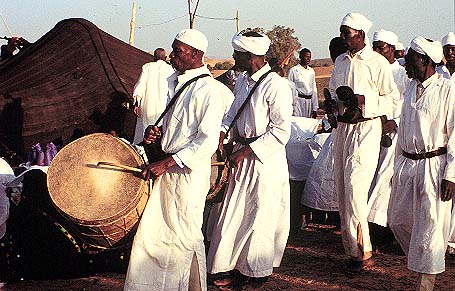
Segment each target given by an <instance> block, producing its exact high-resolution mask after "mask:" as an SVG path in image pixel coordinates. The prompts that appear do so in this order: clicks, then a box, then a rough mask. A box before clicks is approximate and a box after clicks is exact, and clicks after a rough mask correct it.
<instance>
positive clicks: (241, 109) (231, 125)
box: [226, 70, 272, 136]
mask: <svg viewBox="0 0 455 291" xmlns="http://www.w3.org/2000/svg"><path fill="white" fill-rule="evenodd" d="M271 72H272V70H270V71H268V72H267V73H265V74H264V75H262V76H261V77H260V78H259V79H258V81H257V82H256V84H254V86H253V89H251V91H250V93H248V96H247V97H246V99H245V101H243V103H242V106H240V108H239V110H238V111H237V113H236V114H235V116H234V119H232V122H231V124H230V125H229V128H228V130H227V131H226V136H227V135H228V133H229V131H230V130H231V129H232V127H233V126H234V124H235V122H236V121H237V119H239V117H240V115H241V114H242V112H243V110H244V109H245V107H246V105H247V104H248V102H249V101H250V99H251V96H253V94H254V91H256V89H257V87H258V86H259V84H260V83H261V82H262V80H264V79H265V77H267V76H268V74H270V73H271Z"/></svg>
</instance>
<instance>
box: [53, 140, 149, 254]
mask: <svg viewBox="0 0 455 291" xmlns="http://www.w3.org/2000/svg"><path fill="white" fill-rule="evenodd" d="M111 151H112V152H111ZM109 158H110V159H109ZM106 159H109V160H108V161H111V162H117V163H120V164H123V165H126V166H130V167H142V166H143V160H142V158H141V157H140V155H139V154H137V153H136V152H135V151H134V149H132V148H131V147H130V146H129V145H127V144H126V143H124V142H122V141H120V140H119V139H117V138H115V137H113V136H111V135H108V134H102V133H96V134H91V135H87V136H84V137H82V138H80V139H78V140H76V141H74V142H72V143H70V144H68V145H67V146H66V147H64V148H63V149H62V150H61V151H60V152H59V153H58V154H57V155H56V157H55V158H54V160H53V162H52V164H51V166H50V167H49V171H48V177H47V183H48V189H49V194H50V196H51V199H52V202H53V204H54V206H55V207H56V209H57V211H58V212H59V213H60V214H61V215H62V216H63V217H64V218H65V219H66V220H67V221H66V222H67V225H69V228H70V231H71V234H72V235H73V236H75V237H76V239H77V240H78V241H79V242H80V244H81V248H82V249H83V250H84V251H85V252H89V253H96V252H100V251H103V250H111V249H117V248H125V247H128V246H130V245H131V243H132V240H133V237H134V233H135V230H136V228H137V224H138V222H139V219H140V217H141V215H142V212H143V211H144V208H145V205H146V203H147V200H148V197H149V193H150V189H149V183H148V182H147V181H145V180H143V179H141V178H139V177H137V176H135V175H133V174H132V173H129V172H127V171H124V170H119V169H106V168H104V169H99V168H97V167H96V163H97V162H99V161H106ZM74 160H76V161H74ZM84 171H88V172H87V173H88V174H89V175H90V174H91V173H92V172H93V171H104V172H102V173H104V174H105V175H106V177H105V178H104V177H103V176H100V177H98V176H97V181H96V182H95V183H99V182H100V181H99V180H100V179H101V180H103V179H105V180H106V181H104V182H106V183H108V184H109V182H110V180H111V179H112V178H114V179H115V177H117V176H119V175H120V177H121V178H122V179H124V180H126V181H128V183H127V185H126V186H125V187H128V188H133V189H115V188H113V189H112V195H108V196H107V197H105V196H106V195H105V193H101V194H99V193H96V191H93V188H95V189H96V187H89V190H87V191H84V190H83V189H82V190H81V189H74V193H75V194H74V193H73V190H72V189H73V188H72V187H74V185H72V184H75V183H76V182H74V181H75V179H76V180H77V177H76V178H73V177H72V176H73V175H75V176H78V175H81V174H80V172H84ZM62 172H64V174H63V177H60V176H59V175H60V174H62ZM97 175H99V173H97ZM85 176H87V175H85ZM85 176H84V175H83V174H82V176H81V183H84V181H85V179H86V177H85ZM65 177H66V178H65ZM130 179H131V181H130ZM92 182H93V181H91V180H90V179H89V180H88V183H92ZM101 182H103V181H101ZM66 184H69V185H66ZM76 184H77V183H76ZM117 184H118V183H117ZM114 185H115V183H114ZM78 196H81V197H80V201H79V200H78V199H79V197H78ZM68 197H69V198H68ZM100 197H102V198H103V199H104V200H103V199H100ZM112 197H113V198H112ZM123 198H124V199H123ZM105 199H108V200H107V201H106V200H105ZM111 199H112V200H111ZM91 200H93V201H94V203H93V205H92V204H91ZM99 200H100V201H99ZM111 201H112V204H113V205H112V207H111V206H110V204H111ZM98 205H99V209H98Z"/></svg>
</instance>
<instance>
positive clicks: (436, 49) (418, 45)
mask: <svg viewBox="0 0 455 291" xmlns="http://www.w3.org/2000/svg"><path fill="white" fill-rule="evenodd" d="M411 48H412V49H413V50H415V51H416V52H417V53H419V54H421V55H427V56H429V57H430V58H431V59H432V60H433V62H435V63H436V64H438V63H440V62H441V61H442V57H443V54H442V45H441V43H440V42H439V41H428V40H426V39H425V38H424V37H422V36H418V37H416V38H414V39H413V40H412V41H411Z"/></svg>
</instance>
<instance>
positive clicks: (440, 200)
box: [389, 37, 455, 291]
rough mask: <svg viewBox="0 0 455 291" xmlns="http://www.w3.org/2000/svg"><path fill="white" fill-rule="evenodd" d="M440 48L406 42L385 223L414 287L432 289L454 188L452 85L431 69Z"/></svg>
mask: <svg viewBox="0 0 455 291" xmlns="http://www.w3.org/2000/svg"><path fill="white" fill-rule="evenodd" d="M442 56H443V53H442V47H441V44H440V43H439V42H436V41H435V42H432V41H429V40H426V39H425V38H423V37H416V38H414V39H413V40H412V41H411V48H410V49H409V51H408V53H407V54H406V71H407V73H408V76H409V77H410V78H412V81H411V83H410V84H409V86H408V89H407V90H406V93H405V99H404V104H403V111H402V114H401V117H400V126H399V128H398V145H397V153H396V158H395V173H394V175H393V180H392V194H391V197H390V205H389V225H390V228H391V229H392V231H393V232H394V234H395V237H396V239H397V240H398V242H399V243H400V245H401V248H402V249H403V251H404V252H405V253H406V255H407V257H408V269H410V270H412V271H415V272H417V273H419V281H418V285H417V289H416V290H429V291H431V290H433V286H434V281H435V277H436V274H439V273H441V272H443V271H444V270H445V261H444V259H445V252H446V248H447V239H448V235H449V228H450V211H451V206H452V201H451V198H452V196H453V192H454V191H455V183H453V182H454V181H455V152H454V151H455V134H454V126H455V114H454V109H455V84H454V83H453V82H451V81H450V80H448V79H445V78H443V77H442V76H441V75H440V74H437V73H435V67H436V64H437V63H439V62H440V61H441V60H442Z"/></svg>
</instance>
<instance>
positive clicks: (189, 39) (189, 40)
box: [175, 28, 209, 53]
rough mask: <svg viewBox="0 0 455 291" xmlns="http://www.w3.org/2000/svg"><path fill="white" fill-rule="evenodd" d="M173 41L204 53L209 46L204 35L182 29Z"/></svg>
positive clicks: (197, 31)
mask: <svg viewBox="0 0 455 291" xmlns="http://www.w3.org/2000/svg"><path fill="white" fill-rule="evenodd" d="M175 39H176V40H179V41H181V42H183V43H184V44H187V45H189V46H191V47H194V48H195V49H198V50H200V51H202V52H204V53H206V52H207V47H208V46H209V42H208V40H207V38H206V37H205V35H204V34H203V33H202V32H200V31H199V30H197V29H190V28H187V29H184V30H182V31H180V32H179V33H178V34H177V35H176V36H175Z"/></svg>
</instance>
